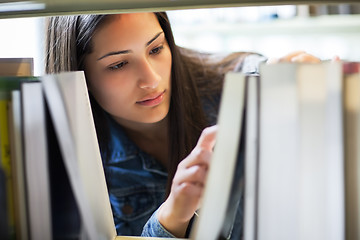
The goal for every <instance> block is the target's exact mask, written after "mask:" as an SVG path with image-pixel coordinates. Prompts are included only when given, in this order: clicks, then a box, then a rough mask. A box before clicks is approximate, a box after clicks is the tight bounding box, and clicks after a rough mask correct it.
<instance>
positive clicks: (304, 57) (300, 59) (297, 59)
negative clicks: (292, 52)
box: [290, 53, 321, 63]
mask: <svg viewBox="0 0 360 240" xmlns="http://www.w3.org/2000/svg"><path fill="white" fill-rule="evenodd" d="M290 61H291V62H293V63H319V62H321V60H320V59H319V58H317V57H315V56H313V55H311V54H307V53H303V54H299V55H296V56H294V57H293V58H291V59H290Z"/></svg>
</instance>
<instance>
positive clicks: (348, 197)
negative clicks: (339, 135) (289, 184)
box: [343, 62, 360, 239]
mask: <svg viewBox="0 0 360 240" xmlns="http://www.w3.org/2000/svg"><path fill="white" fill-rule="evenodd" d="M343 72H344V75H343V85H344V88H343V93H344V97H343V99H344V144H345V186H346V188H345V202H346V209H345V223H346V235H345V236H346V239H359V238H360V150H359V146H360V98H359V96H360V63H359V62H345V63H344V64H343Z"/></svg>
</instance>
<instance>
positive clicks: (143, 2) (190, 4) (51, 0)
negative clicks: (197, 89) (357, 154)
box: [0, 0, 359, 239]
mask: <svg viewBox="0 0 360 240" xmlns="http://www.w3.org/2000/svg"><path fill="white" fill-rule="evenodd" d="M347 2H348V3H352V2H354V3H355V2H358V1H356V0H353V1H347ZM306 3H310V2H309V1H291V2H290V1H266V0H263V1H255V0H254V1H250V0H248V1H240V0H198V1H193V0H184V1H181V0H178V1H174V0H156V1H148V0H123V1H121V0H117V1H115V0H107V1H102V2H101V3H99V1H97V0H81V1H76V2H74V1H70V0H48V1H45V0H44V1H22V2H21V3H20V2H17V1H12V0H8V1H7V2H5V3H0V18H4V19H5V18H22V17H42V16H51V15H65V14H77V13H121V12H134V11H159V10H161V11H163V10H164V11H165V10H175V9H195V8H215V7H236V6H263V5H284V4H292V5H295V4H306ZM315 3H319V4H320V3H321V4H324V2H323V1H311V4H315ZM326 3H344V2H342V1H326ZM358 20H359V19H358V18H357V19H356V25H355V26H353V25H352V24H353V23H354V21H348V22H345V23H343V25H341V26H338V28H337V29H338V30H339V31H345V32H346V31H347V29H348V30H349V31H350V32H354V31H356V30H357V29H356V27H357V26H359V25H358V23H359V21H358ZM327 23H329V22H327ZM327 23H326V24H327ZM295 24H296V23H295ZM302 24H303V25H301V28H302V29H303V30H307V29H308V28H307V24H310V23H306V22H303V23H302ZM321 24H322V23H321ZM321 24H320V25H318V27H319V29H320V30H325V31H326V29H330V28H331V26H329V25H327V26H322V25H321ZM216 27H217V28H216V29H215V30H216V31H219V32H221V31H223V28H224V27H225V26H221V25H219V26H216ZM265 27H266V26H260V29H258V30H257V31H263V30H264V29H265ZM278 30H279V31H280V32H282V31H283V32H289V31H290V32H291V31H292V28H291V27H289V26H287V27H282V26H281V25H280V28H278ZM312 30H313V31H317V30H316V28H313V29H312ZM240 31H243V33H247V31H250V30H249V29H247V27H246V26H245V28H243V29H242V30H240ZM324 33H325V32H322V33H320V34H324ZM263 34H266V32H264V33H263ZM121 239H122V238H121Z"/></svg>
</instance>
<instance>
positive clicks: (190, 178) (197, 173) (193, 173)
mask: <svg viewBox="0 0 360 240" xmlns="http://www.w3.org/2000/svg"><path fill="white" fill-rule="evenodd" d="M207 172H208V168H207V166H204V165H194V166H191V167H189V168H187V169H186V170H184V171H182V172H181V173H180V174H177V175H176V176H175V177H174V183H175V184H182V183H184V182H189V183H193V184H200V185H204V183H205V179H206V175H207Z"/></svg>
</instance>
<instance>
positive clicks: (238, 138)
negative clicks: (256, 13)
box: [0, 61, 360, 240]
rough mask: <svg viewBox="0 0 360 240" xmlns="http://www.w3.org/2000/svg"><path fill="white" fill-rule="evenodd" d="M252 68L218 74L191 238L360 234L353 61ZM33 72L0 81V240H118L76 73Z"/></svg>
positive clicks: (358, 107) (359, 79)
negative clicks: (238, 232)
mask: <svg viewBox="0 0 360 240" xmlns="http://www.w3.org/2000/svg"><path fill="white" fill-rule="evenodd" d="M0 65H1V62H0ZM0 70H1V69H0ZM0 72H1V71H0ZM259 72H260V73H259V74H258V75H254V74H253V75H247V74H243V73H237V72H229V73H228V74H227V75H226V76H225V82H224V89H223V94H222V98H221V104H220V111H219V116H218V125H219V131H218V136H217V143H216V146H215V148H214V154H213V158H212V160H211V165H210V168H209V174H208V177H207V180H206V181H207V183H206V186H205V192H204V198H203V205H202V207H201V209H200V211H199V212H200V215H199V217H198V218H197V219H196V220H195V224H194V227H193V230H192V232H191V236H190V238H191V239H195V240H202V239H207V240H211V239H213V240H216V239H226V237H227V236H228V235H229V233H230V232H231V231H234V228H242V229H243V235H244V239H246V240H257V239H266V240H268V239H270V240H272V239H276V240H279V239H280V240H281V239H306V240H309V239H310V240H311V239H316V240H319V239H324V240H325V239H326V240H328V239H359V238H360V179H359V178H360V63H358V62H346V61H339V62H322V63H318V64H295V63H279V64H270V65H266V64H263V65H261V66H260V68H259ZM31 74H32V72H31V71H30V72H28V75H29V76H16V77H14V76H2V77H0V146H1V150H0V151H1V155H0V156H1V165H0V213H1V214H0V239H109V240H110V239H115V238H117V237H119V236H117V235H116V231H115V227H114V223H113V216H112V211H111V207H110V201H109V198H108V193H107V188H106V181H105V176H104V173H103V169H102V162H101V157H100V152H99V148H98V144H97V138H96V131H95V127H94V123H93V118H92V112H91V106H90V102H89V96H88V92H87V87H86V80H85V77H84V74H83V72H67V73H61V74H54V75H44V76H39V77H35V76H31ZM8 75H10V74H8ZM25 75H26V74H25ZM241 200H243V201H241ZM237 207H243V208H244V221H243V223H242V225H241V226H236V225H233V221H234V218H235V215H234V213H235V212H236V208H237Z"/></svg>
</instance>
